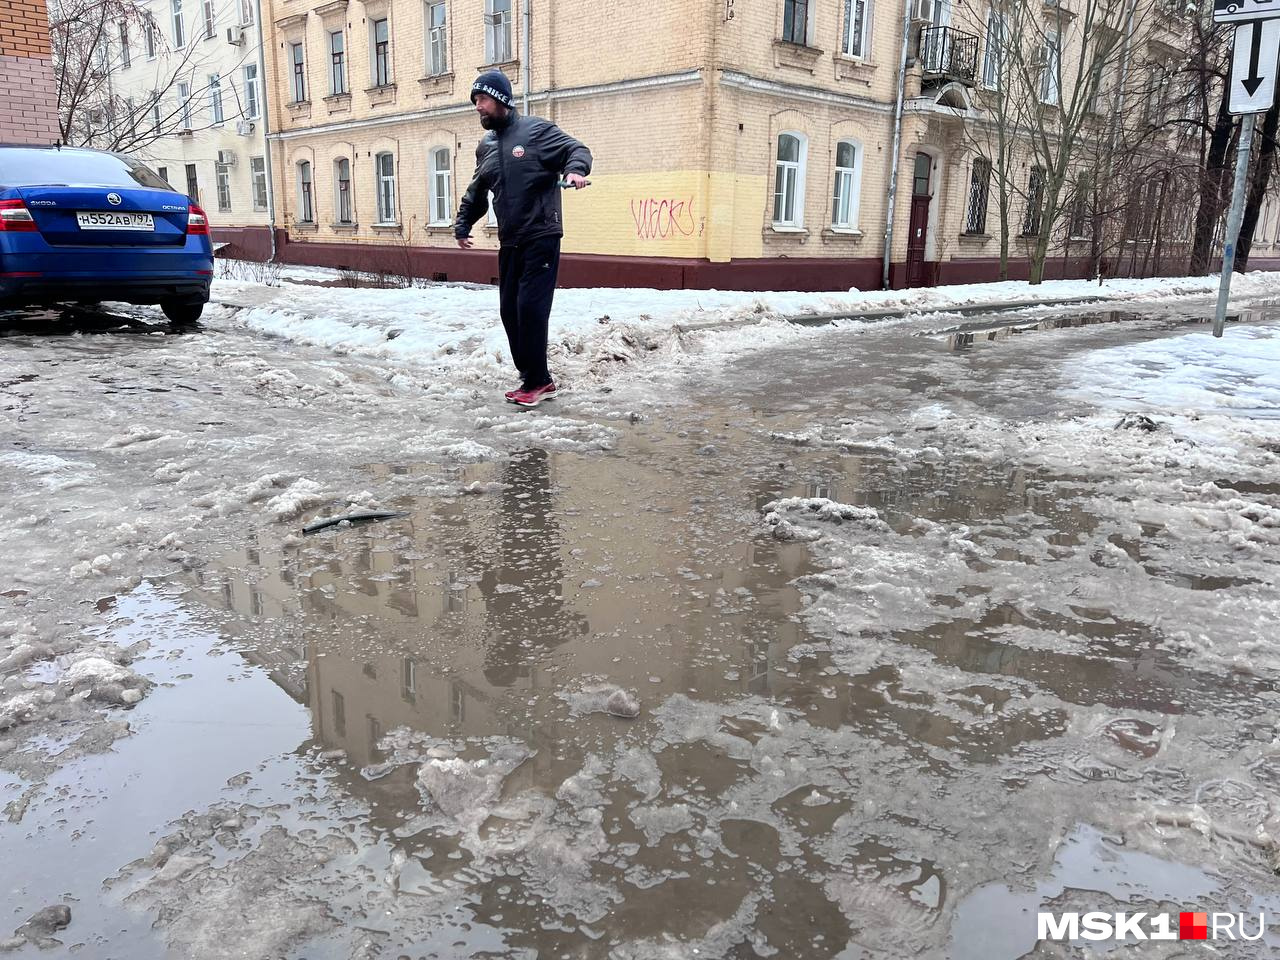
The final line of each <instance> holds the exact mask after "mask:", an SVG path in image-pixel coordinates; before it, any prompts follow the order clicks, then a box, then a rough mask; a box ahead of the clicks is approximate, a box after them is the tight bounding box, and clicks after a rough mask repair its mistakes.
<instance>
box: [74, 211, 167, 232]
mask: <svg viewBox="0 0 1280 960" xmlns="http://www.w3.org/2000/svg"><path fill="white" fill-rule="evenodd" d="M76 223H77V224H79V226H80V229H81V230H154V229H155V228H156V225H155V221H153V220H152V219H151V214H149V213H126V212H124V211H122V210H88V211H86V210H82V211H80V212H79V213H77V214H76Z"/></svg>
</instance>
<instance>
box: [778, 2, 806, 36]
mask: <svg viewBox="0 0 1280 960" xmlns="http://www.w3.org/2000/svg"><path fill="white" fill-rule="evenodd" d="M782 39H783V40H786V41H787V42H788V43H800V44H806V43H808V42H809V0H782Z"/></svg>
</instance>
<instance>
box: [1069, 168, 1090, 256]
mask: <svg viewBox="0 0 1280 960" xmlns="http://www.w3.org/2000/svg"><path fill="white" fill-rule="evenodd" d="M1092 200H1093V181H1092V179H1091V178H1090V177H1089V175H1088V174H1083V173H1082V174H1080V176H1078V177H1076V182H1075V183H1074V184H1073V185H1072V188H1071V224H1070V227H1071V229H1070V231H1069V233H1068V237H1069V238H1070V239H1072V240H1088V239H1089V238H1090V237H1091V236H1093V218H1092V217H1091V216H1090V215H1089V211H1090V207H1091V206H1092Z"/></svg>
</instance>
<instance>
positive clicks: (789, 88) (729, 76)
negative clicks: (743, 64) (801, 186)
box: [720, 70, 893, 113]
mask: <svg viewBox="0 0 1280 960" xmlns="http://www.w3.org/2000/svg"><path fill="white" fill-rule="evenodd" d="M720 86H722V87H729V88H730V89H735V90H749V91H751V92H752V93H765V94H769V95H770V96H774V97H786V98H788V99H791V100H803V101H805V102H806V103H830V104H833V105H835V106H840V107H857V108H859V109H861V110H870V111H873V112H875V113H893V104H892V103H882V102H881V101H879V100H872V99H871V98H870V97H853V96H850V95H849V94H847V93H836V92H834V91H832V90H824V89H822V88H821V87H808V86H803V85H801V84H795V83H782V82H780V81H778V80H765V79H764V78H762V77H753V76H752V75H751V74H749V73H739V72H738V71H737V70H721V71H720Z"/></svg>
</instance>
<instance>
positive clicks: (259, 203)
mask: <svg viewBox="0 0 1280 960" xmlns="http://www.w3.org/2000/svg"><path fill="white" fill-rule="evenodd" d="M249 178H250V179H251V180H252V181H253V184H252V188H253V209H254V210H265V209H267V158H266V157H250V158H249ZM259 197H261V200H259Z"/></svg>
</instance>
